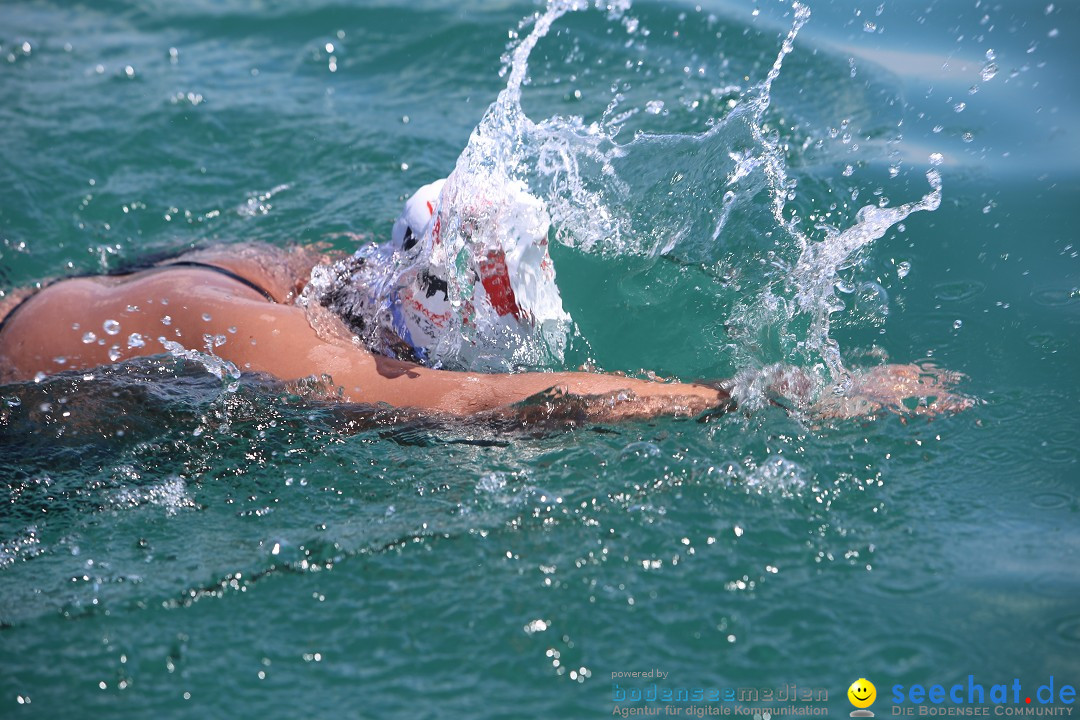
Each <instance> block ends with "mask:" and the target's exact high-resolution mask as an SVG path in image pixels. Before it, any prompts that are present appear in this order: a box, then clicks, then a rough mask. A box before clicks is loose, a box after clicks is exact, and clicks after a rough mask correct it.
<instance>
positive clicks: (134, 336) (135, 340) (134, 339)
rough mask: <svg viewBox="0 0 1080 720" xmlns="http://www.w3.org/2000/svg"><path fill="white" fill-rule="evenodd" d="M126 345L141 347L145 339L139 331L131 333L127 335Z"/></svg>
mask: <svg viewBox="0 0 1080 720" xmlns="http://www.w3.org/2000/svg"><path fill="white" fill-rule="evenodd" d="M127 346H128V347H129V348H141V347H145V346H146V340H144V339H143V336H142V335H140V334H139V333H131V334H130V335H128V341H127Z"/></svg>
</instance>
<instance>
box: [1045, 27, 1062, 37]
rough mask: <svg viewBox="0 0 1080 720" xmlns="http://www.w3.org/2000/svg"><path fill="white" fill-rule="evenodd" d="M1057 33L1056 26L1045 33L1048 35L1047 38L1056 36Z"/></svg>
mask: <svg viewBox="0 0 1080 720" xmlns="http://www.w3.org/2000/svg"><path fill="white" fill-rule="evenodd" d="M1058 35H1059V33H1058V29H1057V28H1054V29H1053V30H1051V31H1050V32H1048V33H1046V37H1049V38H1056V37H1057V36H1058Z"/></svg>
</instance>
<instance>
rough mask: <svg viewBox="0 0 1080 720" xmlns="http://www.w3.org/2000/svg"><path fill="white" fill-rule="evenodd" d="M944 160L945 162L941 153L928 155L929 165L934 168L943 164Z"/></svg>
mask: <svg viewBox="0 0 1080 720" xmlns="http://www.w3.org/2000/svg"><path fill="white" fill-rule="evenodd" d="M944 160H945V156H944V155H942V154H941V153H939V152H936V153H930V164H931V165H933V166H935V167H936V166H938V165H940V164H941V163H942V162H944Z"/></svg>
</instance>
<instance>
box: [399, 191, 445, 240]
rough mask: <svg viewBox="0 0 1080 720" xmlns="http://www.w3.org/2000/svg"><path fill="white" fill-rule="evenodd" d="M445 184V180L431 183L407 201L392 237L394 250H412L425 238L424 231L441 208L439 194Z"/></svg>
mask: <svg viewBox="0 0 1080 720" xmlns="http://www.w3.org/2000/svg"><path fill="white" fill-rule="evenodd" d="M445 182H446V179H445V178H444V179H442V180H436V181H435V182H433V183H429V184H427V185H425V186H423V187H422V188H420V189H419V190H417V191H416V192H415V193H413V195H412V197H411V198H409V199H408V200H407V201H405V208H404V209H403V210H402V211H401V216H400V217H399V218H398V219H397V221H396V222H394V230H393V232H392V233H391V236H390V239H391V242H392V244H393V246H394V248H396V249H398V250H411V249H412V247H413V246H414V245H416V243H417V242H418V241H419V240H420V239H421V238H422V237H423V236H424V231H425V230H426V229H427V227H428V225H429V224H430V223H431V218H432V217H433V216H434V215H435V212H436V211H437V210H438V208H439V193H441V192H442V187H443V184H444V183H445Z"/></svg>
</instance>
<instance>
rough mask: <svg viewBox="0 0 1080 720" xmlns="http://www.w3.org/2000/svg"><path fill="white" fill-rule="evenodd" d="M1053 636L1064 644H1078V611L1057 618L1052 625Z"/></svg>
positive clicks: (1079, 641)
mask: <svg viewBox="0 0 1080 720" xmlns="http://www.w3.org/2000/svg"><path fill="white" fill-rule="evenodd" d="M1054 637H1056V638H1057V639H1058V640H1060V641H1061V642H1063V643H1065V644H1066V645H1076V646H1080V613H1078V614H1074V615H1067V616H1065V617H1064V618H1062V619H1060V620H1058V621H1057V623H1056V624H1055V625H1054Z"/></svg>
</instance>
